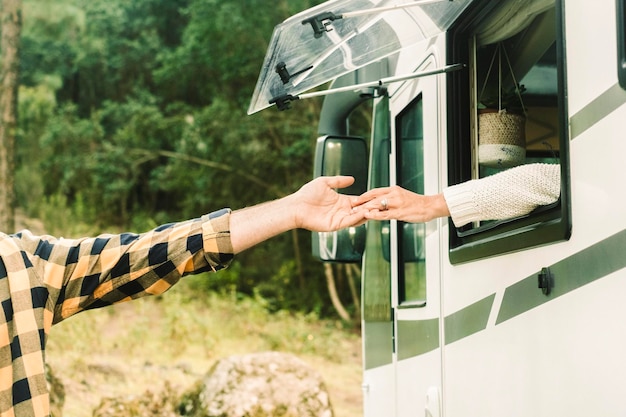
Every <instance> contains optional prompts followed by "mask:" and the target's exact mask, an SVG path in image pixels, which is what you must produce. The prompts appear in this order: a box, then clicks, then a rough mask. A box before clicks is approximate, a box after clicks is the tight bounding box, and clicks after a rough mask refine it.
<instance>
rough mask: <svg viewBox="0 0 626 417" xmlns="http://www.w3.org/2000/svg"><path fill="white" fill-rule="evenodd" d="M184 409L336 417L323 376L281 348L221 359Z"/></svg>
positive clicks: (227, 415) (217, 415)
mask: <svg viewBox="0 0 626 417" xmlns="http://www.w3.org/2000/svg"><path fill="white" fill-rule="evenodd" d="M179 411H180V412H181V414H183V415H185V416H190V417H270V416H271V417H333V411H332V407H331V404H330V397H329V395H328V392H327V390H326V387H325V385H324V382H323V381H322V378H321V376H320V375H319V374H318V373H317V372H316V371H315V370H313V369H312V368H311V367H309V366H308V365H307V364H306V363H305V362H303V361H302V360H300V359H298V358H297V357H295V356H293V355H291V354H285V353H279V352H264V353H256V354H249V355H241V356H231V357H227V358H225V359H222V360H220V361H219V362H217V363H216V364H215V366H214V367H213V368H212V369H211V370H210V371H209V372H208V373H207V375H206V376H205V377H204V378H203V379H202V380H201V381H199V382H198V384H197V385H196V387H195V388H194V389H193V390H191V391H190V392H189V393H187V394H185V395H184V396H183V399H182V400H181V405H180V408H179Z"/></svg>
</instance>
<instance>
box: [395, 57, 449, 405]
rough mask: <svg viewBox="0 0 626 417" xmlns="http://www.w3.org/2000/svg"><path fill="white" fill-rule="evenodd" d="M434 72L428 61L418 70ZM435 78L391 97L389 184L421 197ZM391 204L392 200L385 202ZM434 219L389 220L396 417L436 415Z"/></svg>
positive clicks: (432, 168) (434, 141)
mask: <svg viewBox="0 0 626 417" xmlns="http://www.w3.org/2000/svg"><path fill="white" fill-rule="evenodd" d="M431 68H436V62H435V59H434V57H433V56H430V57H429V59H428V60H427V61H426V62H424V64H423V65H422V66H421V67H420V68H419V70H429V69H431ZM439 82H440V77H425V78H420V79H416V80H413V81H410V82H407V83H406V84H405V85H403V86H402V87H401V88H400V89H399V90H398V91H397V92H395V93H394V94H393V96H392V99H391V100H390V112H391V121H392V123H391V124H392V132H393V138H394V140H393V145H394V146H393V147H392V153H393V154H394V158H393V163H394V166H393V172H394V174H395V178H394V179H393V180H394V181H395V183H396V184H397V185H399V186H401V187H403V188H405V189H408V190H410V191H413V192H416V193H419V194H436V193H438V192H439V190H440V184H439V159H440V153H441V152H440V147H439V142H440V141H439V136H440V123H439V113H438V109H439V104H438V103H439V89H438V83H439ZM390 204H392V202H391V203H390ZM437 225H438V221H437V220H435V221H432V222H429V223H426V224H423V223H420V224H415V223H404V222H395V221H394V222H392V224H391V225H390V229H391V230H390V232H391V233H390V235H391V242H392V245H391V247H392V254H393V255H392V264H393V265H394V268H393V270H394V275H395V276H394V278H393V279H392V306H393V309H394V312H395V320H394V321H395V330H394V332H395V352H394V367H395V374H396V403H397V405H396V408H397V413H396V415H397V416H399V417H400V416H407V417H408V416H417V415H420V416H421V415H424V410H425V411H426V414H425V415H426V416H433V417H437V416H441V405H440V404H441V398H440V393H441V387H442V368H441V366H442V365H441V364H442V357H441V355H442V349H441V346H442V345H441V336H440V335H441V333H442V332H441V331H440V329H441V325H442V323H441V322H440V319H439V317H440V300H441V298H440V297H441V294H440V279H439V276H440V269H441V266H440V265H441V258H440V256H441V255H440V237H439V229H438V227H437Z"/></svg>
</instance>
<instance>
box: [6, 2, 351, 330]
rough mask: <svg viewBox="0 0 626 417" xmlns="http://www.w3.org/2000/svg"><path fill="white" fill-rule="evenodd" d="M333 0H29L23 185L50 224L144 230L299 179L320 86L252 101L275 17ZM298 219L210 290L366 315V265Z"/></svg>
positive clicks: (347, 316) (31, 211) (277, 192)
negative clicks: (311, 95)
mask: <svg viewBox="0 0 626 417" xmlns="http://www.w3.org/2000/svg"><path fill="white" fill-rule="evenodd" d="M319 3H321V1H319V0H318V1H314V0H278V1H274V2H271V3H268V2H267V1H266V0H245V1H241V0H240V1H228V0H134V1H132V2H128V1H122V0H55V1H50V0H25V1H24V2H23V28H22V33H21V50H20V54H19V60H20V67H19V68H20V77H19V105H18V115H19V117H18V129H17V134H16V145H15V155H16V157H15V166H16V170H15V193H16V194H15V195H16V203H17V207H18V208H19V211H20V212H21V213H23V215H24V216H26V217H27V218H38V219H41V220H42V222H43V224H44V227H45V231H46V233H50V234H53V235H63V236H66V237H78V236H84V235H92V234H94V233H99V232H102V231H106V232H116V231H126V230H130V231H133V232H141V231H145V230H149V229H151V228H153V227H155V226H157V225H159V224H162V223H167V222H171V221H176V220H183V219H186V218H191V217H198V216H200V215H202V214H204V213H207V212H210V211H213V210H217V209H220V208H222V207H231V208H234V209H236V208H242V207H245V206H248V205H252V204H255V203H259V202H262V201H266V200H269V199H275V198H278V197H281V196H283V195H285V194H287V193H290V192H292V191H295V190H296V189H298V188H299V187H300V186H301V185H302V184H304V183H305V182H307V181H309V180H310V179H311V177H312V158H313V150H314V146H315V138H316V129H317V120H318V116H319V110H320V106H321V100H318V99H314V100H305V101H301V102H298V103H297V109H292V110H291V111H287V112H280V111H278V110H276V109H275V108H270V109H266V110H264V111H262V112H259V113H256V114H254V115H251V116H248V115H247V114H246V111H247V107H248V104H249V100H250V98H251V96H252V91H253V89H254V86H255V83H256V80H257V77H258V74H259V71H260V68H261V65H262V63H263V58H264V54H265V51H266V47H267V44H268V42H269V39H270V36H271V34H272V30H273V28H274V26H275V25H276V24H278V23H280V22H282V21H283V20H284V19H286V18H287V17H289V16H290V15H292V14H295V13H297V12H299V11H302V10H304V9H306V8H309V7H312V6H314V5H316V4H319ZM310 240H311V239H310V233H308V232H306V231H294V232H292V233H290V234H284V235H282V236H279V237H277V238H274V239H272V240H271V241H270V242H266V243H265V244H261V245H259V246H257V247H255V248H254V249H252V250H249V251H247V252H245V253H243V254H241V255H239V256H238V257H237V262H236V263H235V264H234V265H233V266H232V267H231V268H230V269H228V270H226V271H224V272H222V273H220V274H214V276H211V277H210V279H205V280H203V281H201V282H202V283H203V284H202V287H203V288H201V290H202V291H206V292H218V293H227V294H233V293H235V294H237V295H238V296H240V297H253V298H255V299H256V300H258V301H260V302H261V303H263V305H264V306H265V307H266V308H267V309H268V310H269V311H272V312H275V311H281V310H286V311H297V312H304V313H314V314H316V315H317V316H319V317H320V318H329V317H330V318H336V317H338V316H339V317H340V318H341V320H343V321H344V322H347V323H348V324H349V325H351V326H353V325H356V326H358V322H359V300H358V298H359V297H358V292H359V288H358V269H356V268H355V267H354V266H345V265H344V266H339V265H330V264H326V265H324V264H322V263H321V262H319V261H318V260H316V259H314V258H313V257H312V256H311V250H310Z"/></svg>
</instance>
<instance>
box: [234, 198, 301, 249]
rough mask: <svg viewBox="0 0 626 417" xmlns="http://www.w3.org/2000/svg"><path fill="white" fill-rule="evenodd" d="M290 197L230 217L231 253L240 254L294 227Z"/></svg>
mask: <svg viewBox="0 0 626 417" xmlns="http://www.w3.org/2000/svg"><path fill="white" fill-rule="evenodd" d="M292 199H293V197H292V196H288V197H284V198H281V199H278V200H274V201H269V202H266V203H263V204H259V205H256V206H252V207H248V208H245V209H241V210H235V211H233V212H232V213H231V215H230V241H231V244H232V247H233V253H235V254H237V253H240V252H242V251H244V250H246V249H248V248H251V247H252V246H254V245H257V244H259V243H261V242H263V241H265V240H267V239H270V238H272V237H274V236H277V235H279V234H281V233H284V232H286V231H288V230H291V229H294V228H295V227H296V216H295V213H293V205H292V202H291V200H292Z"/></svg>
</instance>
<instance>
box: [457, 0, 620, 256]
mask: <svg viewBox="0 0 626 417" xmlns="http://www.w3.org/2000/svg"><path fill="white" fill-rule="evenodd" d="M618 1H620V0H618ZM496 6H497V2H490V1H488V0H481V1H477V2H476V3H475V5H474V7H473V8H472V9H470V10H468V11H467V13H466V14H465V16H464V17H463V18H461V19H460V20H459V22H458V23H457V24H456V25H455V26H454V27H453V28H451V29H450V32H449V37H448V48H447V52H448V53H447V54H448V56H447V60H448V62H469V60H470V55H469V54H470V47H469V40H470V34H471V28H472V25H473V23H474V22H476V21H478V20H480V19H482V18H484V17H485V16H487V15H488V14H489V13H490V12H491V11H492V10H493V9H494V8H495V7H496ZM555 7H556V19H557V21H556V32H557V33H556V49H557V78H558V108H559V109H560V111H559V116H558V117H559V120H558V125H559V132H560V137H559V147H560V150H559V156H560V165H561V197H560V199H559V201H558V202H557V203H556V204H553V205H551V206H548V207H540V208H538V209H537V210H535V211H533V212H532V213H530V214H528V215H526V216H522V217H518V218H515V219H510V220H505V221H499V222H495V223H490V224H489V225H487V226H481V227H478V228H475V229H474V230H472V231H471V232H468V231H467V229H469V228H471V227H472V226H471V225H470V226H466V227H465V228H462V229H457V228H456V227H455V226H454V223H453V222H452V220H451V219H450V220H449V230H450V233H449V258H450V262H451V263H452V264H457V263H462V262H468V261H473V260H477V259H482V258H486V257H491V256H496V255H500V254H504V253H510V252H514V251H518V250H523V249H528V248H531V247H536V246H540V245H544V244H548V243H553V242H557V241H563V240H567V239H569V237H570V235H571V227H572V226H571V213H570V211H571V209H570V198H569V189H570V187H569V174H568V173H569V129H568V124H567V120H568V108H567V100H566V97H567V91H566V88H567V87H566V86H567V80H566V75H567V74H566V68H565V62H566V59H565V42H564V37H565V27H564V10H563V5H562V0H556V1H555ZM470 76H472V75H471V74H469V71H459V72H456V73H450V74H448V76H447V83H448V88H447V106H448V108H447V110H448V112H447V113H448V115H449V116H450V117H448V121H447V124H448V126H447V129H448V141H447V144H448V183H449V185H454V184H459V183H462V182H465V181H468V180H471V179H472V172H473V162H472V152H474V151H475V150H474V149H473V145H472V140H471V135H470V132H471V123H472V120H471V114H470V111H469V110H468V109H470V104H472V102H471V100H473V98H472V93H471V92H470V81H469V77H470Z"/></svg>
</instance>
